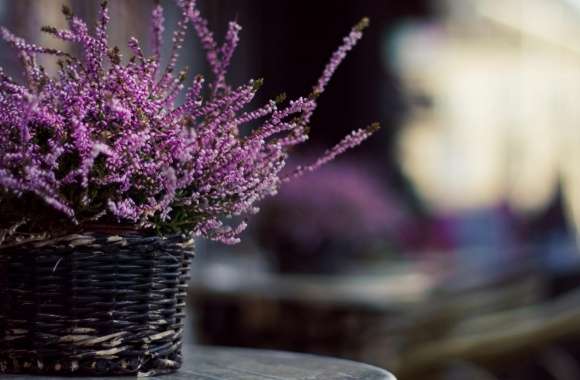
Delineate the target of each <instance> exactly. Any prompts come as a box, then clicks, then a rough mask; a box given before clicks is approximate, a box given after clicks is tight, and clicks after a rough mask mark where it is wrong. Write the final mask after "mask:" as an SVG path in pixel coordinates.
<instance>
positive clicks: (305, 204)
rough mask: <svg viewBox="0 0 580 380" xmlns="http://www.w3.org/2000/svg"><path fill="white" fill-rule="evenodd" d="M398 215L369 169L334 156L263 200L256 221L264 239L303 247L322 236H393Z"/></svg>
mask: <svg viewBox="0 0 580 380" xmlns="http://www.w3.org/2000/svg"><path fill="white" fill-rule="evenodd" d="M304 189H308V191H304ZM404 220H405V213H404V210H403V209H401V208H400V207H399V206H398V202H397V201H396V199H395V198H394V197H393V195H392V194H390V193H389V192H388V191H386V190H385V186H384V185H383V184H382V183H381V182H380V181H378V180H377V179H376V176H375V175H373V173H372V172H370V171H367V170H364V169H361V165H360V163H359V162H340V163H338V162H335V163H331V164H329V165H327V166H325V167H324V168H322V169H321V170H319V171H318V172H317V173H316V176H314V175H313V176H304V177H302V178H298V179H297V180H295V181H293V182H292V183H289V184H288V185H286V186H284V187H283V188H282V189H281V190H280V192H279V194H278V195H277V196H276V198H274V199H272V200H269V201H267V202H265V204H264V207H263V213H262V214H261V215H260V217H259V218H258V220H257V224H258V227H259V228H258V230H259V232H260V233H259V235H260V239H261V240H263V241H264V240H266V243H267V244H268V245H275V244H276V243H280V242H279V241H278V240H280V241H284V242H288V241H291V242H292V245H293V246H295V247H296V248H297V249H299V250H300V251H301V252H300V253H303V252H312V250H315V249H317V248H318V247H320V246H321V245H322V244H323V243H325V242H327V241H340V242H346V241H357V242H358V241H364V242H365V243H367V242H372V241H374V240H379V239H383V238H385V237H387V236H393V235H394V234H395V233H396V231H397V230H398V228H399V227H400V226H401V225H402V223H403V222H404ZM268 240H276V241H275V242H270V241H268ZM285 248H286V249H287V247H285ZM283 253H284V254H289V255H290V254H292V255H295V254H296V253H295V252H283Z"/></svg>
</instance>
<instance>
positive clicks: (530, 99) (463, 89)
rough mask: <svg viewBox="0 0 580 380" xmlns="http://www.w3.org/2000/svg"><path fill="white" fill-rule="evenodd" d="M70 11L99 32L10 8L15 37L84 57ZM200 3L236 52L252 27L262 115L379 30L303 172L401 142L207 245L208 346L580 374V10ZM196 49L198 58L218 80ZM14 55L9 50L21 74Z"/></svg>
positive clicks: (326, 110) (143, 18)
mask: <svg viewBox="0 0 580 380" xmlns="http://www.w3.org/2000/svg"><path fill="white" fill-rule="evenodd" d="M63 3H66V4H68V5H70V6H71V7H72V8H73V9H74V11H75V12H76V13H77V14H78V15H80V16H82V17H85V18H88V19H93V20H94V18H95V15H96V12H97V8H98V1H96V0H93V1H86V0H19V1H17V2H16V1H8V0H0V23H1V24H3V25H6V26H8V27H9V28H11V29H12V30H13V31H14V32H15V33H17V34H19V35H21V36H24V37H27V38H29V39H31V40H34V41H37V42H41V43H44V44H48V45H50V46H55V47H59V48H60V49H63V50H70V51H74V47H73V46H67V45H62V44H61V45H59V44H58V43H57V42H56V41H54V40H52V39H51V38H50V37H49V36H47V35H43V34H41V33H40V27H41V26H43V25H47V24H50V25H55V26H59V27H64V20H63V17H62V16H61V14H60V6H61V5H62V4H63ZM111 3H112V4H111V13H112V16H113V21H112V28H111V30H110V39H111V41H114V42H113V43H114V44H118V45H119V46H120V47H123V46H126V42H127V40H128V37H129V36H130V35H135V36H137V37H141V39H142V40H144V39H146V36H147V34H148V32H149V30H148V28H149V24H148V20H149V14H150V12H151V9H152V2H149V1H145V0H116V1H112V2H111ZM162 3H164V4H165V5H166V6H167V7H166V10H167V18H168V25H167V27H168V28H169V29H171V28H172V27H173V26H174V25H175V23H176V22H177V17H178V11H177V9H176V7H175V5H174V4H173V2H170V1H162ZM200 3H201V8H202V10H203V12H204V14H205V16H206V17H207V18H208V20H209V23H210V26H211V27H212V29H213V30H214V31H215V33H216V35H217V37H218V38H219V39H221V38H222V37H223V34H224V31H225V29H226V26H227V22H228V21H229V20H231V19H235V20H237V21H238V22H239V23H240V24H241V25H242V26H243V31H242V35H241V38H242V42H241V45H240V48H239V50H238V51H237V53H236V55H235V57H234V60H233V64H232V70H231V72H230V76H229V80H230V83H232V84H240V83H243V82H245V81H247V80H248V79H250V78H264V79H265V85H264V87H263V89H262V91H261V94H262V95H261V100H262V101H267V100H268V99H270V98H273V97H275V96H276V95H278V94H279V93H281V92H286V93H287V94H288V96H289V97H290V98H295V97H298V96H301V95H305V94H307V93H308V92H309V91H310V89H311V87H312V85H313V84H314V83H315V81H316V79H317V78H318V75H319V74H320V72H321V71H322V68H323V67H324V64H325V63H326V61H327V59H328V57H329V56H330V54H331V53H332V51H333V50H334V49H335V48H336V47H337V46H338V45H339V43H340V41H341V38H342V37H343V36H344V35H345V34H346V33H347V32H348V30H349V29H350V27H351V26H352V25H353V24H355V23H356V22H357V21H358V20H359V19H360V18H362V17H364V16H369V17H370V18H371V28H369V29H368V31H367V33H366V35H365V37H364V39H363V40H362V41H361V43H360V45H359V46H358V47H357V48H356V49H355V50H354V51H353V52H352V53H351V54H350V56H349V57H348V58H347V60H346V61H345V62H344V64H343V65H342V66H341V67H340V69H339V70H338V72H337V74H336V76H335V78H334V79H333V81H332V82H331V84H330V86H329V87H328V90H327V92H326V93H325V94H324V95H323V96H322V97H321V99H320V106H319V110H318V111H317V113H316V114H315V117H314V119H313V122H312V139H311V141H310V142H309V143H308V144H306V146H304V147H303V148H302V149H300V150H299V151H296V152H295V153H296V154H295V156H294V157H295V158H294V161H293V162H292V165H296V164H300V163H301V162H307V161H309V160H312V158H313V157H314V156H315V155H316V154H320V153H321V152H322V151H323V150H324V149H325V148H327V147H330V146H332V145H333V144H334V143H336V142H337V141H338V140H339V139H340V138H341V137H342V136H343V135H345V134H346V133H348V132H349V131H350V130H352V129H355V128H360V127H364V126H366V125H368V124H370V123H371V122H373V121H379V122H381V124H382V125H383V128H382V130H381V131H380V132H379V133H377V134H376V135H375V136H374V137H373V138H372V139H371V140H370V141H368V142H367V143H365V144H364V145H363V146H361V147H359V148H357V149H355V150H353V151H350V152H348V153H347V154H345V155H344V156H342V157H340V158H339V159H338V160H336V161H335V162H334V163H332V164H330V165H328V166H326V167H324V168H323V169H322V170H320V171H319V172H317V173H315V174H312V175H308V176H305V177H304V178H302V179H301V180H299V181H297V182H295V183H293V184H290V185H288V186H286V187H284V188H283V189H282V190H281V192H280V194H279V195H278V197H276V198H275V199H272V200H268V201H266V202H264V203H263V204H261V205H260V206H261V209H262V212H261V213H260V214H259V215H258V216H257V217H255V218H254V219H253V220H252V223H251V227H250V229H249V230H248V232H246V233H245V235H244V236H243V238H244V242H243V243H242V244H240V245H238V246H235V247H226V246H222V245H217V244H210V243H207V242H201V241H200V242H199V244H198V251H199V254H198V257H197V258H196V260H195V266H194V276H193V279H192V283H191V287H190V301H191V302H190V305H191V310H190V312H191V313H190V314H191V315H190V317H191V323H189V328H190V331H189V338H190V340H191V341H192V342H196V343H202V344H215V345H227V346H245V347H254V348H270V349H281V350H288V351H300V352H310V353H318V354H325V355H331V356H339V357H344V358H349V359H354V360H359V361H364V362H368V363H371V364H376V365H379V366H383V367H386V368H389V369H390V370H392V371H393V372H394V373H395V374H397V375H398V377H399V379H401V380H406V379H476V380H477V379H516V380H517V379H531V380H534V379H556V380H567V379H580V289H579V288H578V286H579V285H580V265H579V263H580V261H579V257H580V256H579V255H578V228H579V227H580V105H578V104H577V103H576V102H578V101H579V99H580V38H579V37H580V1H579V0H405V1H381V0H356V1H355V0H336V1H333V2H323V1H305V0H276V1H266V0H251V1H250V0H239V1H232V0H229V1H228V0H200ZM169 38H170V35H169V33H167V35H166V39H169ZM187 41H188V43H187V44H186V49H185V52H184V54H183V56H182V58H181V60H182V64H183V65H187V66H189V67H190V68H191V69H192V70H191V71H192V72H194V73H196V72H202V73H205V72H207V67H206V66H205V62H204V57H203V53H202V52H201V50H200V49H199V45H198V41H197V40H196V39H195V37H194V36H193V35H191V38H190V39H189V40H187ZM17 62H18V61H17V57H16V56H15V54H14V53H13V52H12V51H11V50H9V49H8V48H7V47H6V45H2V48H1V49H0V64H1V65H2V66H3V67H5V68H6V69H7V71H8V72H10V73H11V74H13V75H14V76H16V77H18V76H19V75H20V73H19V65H18V63H17ZM44 63H45V65H46V66H47V67H48V69H49V70H50V69H52V70H54V67H55V64H56V63H55V62H51V61H46V62H44ZM258 104H260V103H259V102H257V103H256V105H258Z"/></svg>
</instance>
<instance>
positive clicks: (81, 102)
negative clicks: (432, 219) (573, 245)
mask: <svg viewBox="0 0 580 380" xmlns="http://www.w3.org/2000/svg"><path fill="white" fill-rule="evenodd" d="M177 3H178V4H179V6H180V7H181V9H182V15H181V20H180V21H179V22H178V25H177V28H176V30H175V31H174V32H173V37H172V43H173V46H172V49H171V56H170V57H169V60H168V64H167V65H166V66H165V67H161V63H160V62H161V56H160V52H161V50H162V49H161V45H162V36H163V32H164V16H163V9H162V8H161V7H160V6H156V7H155V9H154V11H153V15H152V22H151V25H152V28H151V29H152V44H151V50H152V56H147V55H146V54H145V53H144V50H143V48H142V47H141V46H140V43H139V41H138V40H137V39H136V38H131V39H130V40H129V49H130V51H131V52H132V54H133V56H131V57H129V59H128V60H127V61H125V60H124V59H123V57H122V56H121V55H120V52H119V49H118V48H117V47H110V46H108V42H107V27H108V23H109V13H108V8H107V2H106V1H103V2H102V6H101V11H100V15H99V18H98V22H97V27H96V29H95V32H94V33H91V32H90V31H89V27H88V26H87V24H86V23H85V22H84V21H82V20H80V19H79V18H77V17H76V16H74V15H73V13H72V12H71V11H70V10H69V9H68V8H64V12H63V13H64V14H65V16H66V18H67V20H68V23H69V27H68V29H65V30H59V29H56V28H53V27H44V28H43V31H44V32H46V33H49V34H51V35H53V36H54V37H56V38H58V39H61V40H65V41H69V42H73V43H76V44H78V45H79V46H80V48H81V51H82V54H81V56H80V57H74V56H71V55H69V54H68V53H66V52H62V51H58V50H54V49H47V48H44V47H41V46H37V45H34V44H31V43H27V42H25V41H24V40H22V39H21V38H18V37H16V36H14V35H13V34H11V33H10V32H9V31H7V30H5V29H2V30H1V34H2V37H3V38H4V40H5V41H6V42H8V44H10V45H12V47H14V48H15V49H16V50H17V51H18V53H19V55H20V57H21V59H22V62H23V67H24V70H25V77H26V83H25V84H24V85H21V84H18V83H15V82H14V81H13V80H12V79H11V78H9V77H8V76H7V75H5V74H4V73H3V72H2V71H0V146H1V147H2V149H1V150H0V197H1V198H0V206H2V207H1V210H6V209H9V208H10V207H9V205H10V204H11V200H12V199H14V197H16V198H18V199H22V198H23V197H24V198H26V197H30V198H31V199H32V198H34V199H36V200H38V199H41V200H43V201H44V205H46V206H49V207H50V209H51V210H56V211H58V212H59V213H60V214H61V215H64V216H66V217H67V218H68V220H69V221H71V222H73V223H75V224H79V225H82V224H83V223H86V222H95V221H97V220H98V221H100V222H111V221H112V222H113V223H135V224H137V225H139V226H141V227H142V228H147V227H152V226H153V227H157V228H160V229H167V230H171V231H178V232H192V233H193V234H194V235H198V236H204V237H208V238H210V239H215V240H220V241H223V242H226V243H236V242H237V241H238V235H239V234H240V233H241V231H242V230H243V229H244V228H245V222H242V223H240V224H238V225H237V226H228V225H226V224H224V219H227V218H229V217H232V216H239V217H242V219H243V218H245V216H247V215H248V214H252V213H254V212H256V211H257V208H256V207H255V204H256V202H258V201H259V200H261V199H263V198H265V197H267V196H270V195H273V194H275V193H276V192H277V191H278V188H279V187H280V185H281V183H282V182H283V181H284V180H283V179H281V177H280V171H281V170H282V169H283V168H284V166H285V165H286V160H287V158H288V149H289V148H291V147H293V146H294V145H296V144H299V143H301V142H304V141H306V140H307V138H308V136H307V130H308V128H307V124H308V121H309V119H310V116H311V115H312V112H314V110H315V108H316V97H317V96H318V95H319V94H320V93H321V92H322V91H323V90H324V87H325V86H326V83H327V82H328V80H330V77H331V76H332V74H333V73H334V71H335V70H336V68H337V67H338V65H339V64H340V63H341V61H342V60H343V59H344V57H345V55H346V52H347V51H349V50H350V49H351V48H352V47H353V46H354V45H355V44H356V42H357V41H358V40H359V39H360V37H361V35H362V34H361V31H362V29H363V28H364V27H365V26H366V24H367V21H366V20H363V22H361V23H359V24H358V25H357V26H355V27H354V28H353V30H352V31H351V33H350V34H349V35H348V36H347V37H346V38H345V39H344V41H343V45H342V46H341V47H340V48H339V49H338V50H337V52H336V53H334V54H333V55H332V58H331V61H330V63H329V64H328V65H327V66H326V68H325V69H324V72H323V75H322V77H321V78H320V80H319V81H318V83H317V85H316V86H314V89H313V93H312V95H311V96H309V97H305V98H298V99H296V100H293V101H289V102H288V103H287V104H282V102H279V101H270V102H268V103H267V104H266V105H265V106H263V107H261V108H258V109H257V110H255V111H246V112H242V110H243V109H244V108H245V107H246V106H247V105H248V104H249V103H250V102H251V101H252V99H253V98H254V97H255V95H256V92H257V90H258V88H259V87H260V84H261V81H260V80H250V81H249V82H248V83H246V84H242V85H240V86H237V87H232V86H230V85H229V84H228V83H227V82H226V73H227V68H228V66H229V63H230V60H231V58H232V55H233V54H234V51H235V49H236V46H237V45H238V41H239V33H240V30H241V27H240V26H239V25H238V24H236V23H235V22H232V23H230V24H229V28H228V31H227V33H226V37H225V41H224V42H223V44H221V45H220V44H218V43H217V42H216V40H215V38H214V36H213V33H212V32H211V31H210V30H209V28H208V26H207V21H206V20H205V19H204V18H203V17H202V16H201V14H200V12H199V10H198V9H197V8H196V1H195V0H177ZM188 25H192V26H193V29H194V30H195V32H196V33H197V35H198V37H199V38H200V40H201V42H202V46H203V48H204V49H205V51H206V55H207V60H208V62H209V64H210V66H211V69H212V72H213V74H214V76H215V79H214V81H212V82H211V83H209V85H208V88H207V89H205V88H204V80H203V78H201V77H200V76H196V77H195V79H194V81H193V84H192V85H191V87H190V88H189V89H188V90H187V97H186V100H185V102H184V103H183V104H176V101H175V100H176V98H177V97H178V94H179V93H180V92H181V91H182V90H183V89H184V84H185V78H186V73H185V72H177V71H176V63H177V59H178V57H179V52H180V50H181V48H182V45H183V43H184V40H185V35H186V30H187V27H188ZM37 54H49V55H53V56H56V57H57V58H58V59H59V66H60V70H59V71H58V73H57V75H56V76H55V77H49V76H47V75H46V74H45V72H44V69H43V68H42V67H41V66H40V65H38V64H37V61H36V57H35V56H36V55H37ZM258 119H260V120H262V122H261V125H260V126H259V127H257V129H256V130H255V131H254V132H253V133H251V134H250V135H248V136H242V135H241V134H240V133H239V130H240V128H241V127H242V126H243V125H244V124H246V123H249V122H253V121H256V120H258ZM373 131H374V127H372V128H368V129H362V130H358V131H355V132H353V133H351V134H350V135H349V136H347V137H346V138H345V139H344V140H343V141H342V142H340V143H339V144H338V145H337V146H336V147H335V148H332V149H329V150H328V151H327V153H326V154H325V155H324V156H323V157H321V158H320V159H318V160H316V162H315V163H314V164H311V165H305V166H303V167H299V168H298V169H296V170H295V171H291V172H290V173H291V174H290V175H289V176H288V177H286V180H289V179H294V178H297V177H299V176H300V175H302V174H303V173H305V172H309V171H312V170H314V169H316V168H318V167H319V166H321V165H322V164H325V163H326V162H328V161H329V160H331V159H333V158H334V157H335V156H336V155H338V154H341V153H342V152H344V151H345V150H346V149H349V148H351V147H353V146H355V145H358V144H359V143H361V142H362V141H363V140H364V139H366V138H367V137H369V136H370V134H371V133H372V132H373ZM330 188H332V186H330V187H329V189H330ZM363 206H364V205H363ZM12 211H13V213H16V214H18V213H19V212H21V211H19V210H12ZM2 217H4V218H8V217H7V216H6V215H3V216H2ZM35 217H36V215H34V214H33V215H31V218H32V219H34V218H35ZM0 221H1V220H0Z"/></svg>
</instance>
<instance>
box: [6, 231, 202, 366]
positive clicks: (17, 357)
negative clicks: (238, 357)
mask: <svg viewBox="0 0 580 380" xmlns="http://www.w3.org/2000/svg"><path fill="white" fill-rule="evenodd" d="M192 257H193V244H192V242H191V241H185V240H184V239H182V238H181V237H178V236H175V237H168V238H162V237H158V236H141V235H138V234H122V235H114V234H102V233H86V234H80V235H69V236H67V237H65V238H60V239H58V240H52V241H44V242H39V243H35V244H26V245H20V246H18V245H17V246H12V247H7V248H3V249H1V250H0V373H36V374H53V375H54V374H60V375H73V374H74V375H140V376H151V375H158V374H163V373H170V372H174V371H175V370H177V369H178V368H179V367H180V366H181V362H182V356H181V346H182V336H183V325H184V319H185V298H186V290H187V284H188V281H189V267H190V262H191V259H192Z"/></svg>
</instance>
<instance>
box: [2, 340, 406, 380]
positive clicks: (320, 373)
mask: <svg viewBox="0 0 580 380" xmlns="http://www.w3.org/2000/svg"><path fill="white" fill-rule="evenodd" d="M184 355H185V358H184V365H183V368H182V369H181V370H180V371H179V372H177V373H175V374H171V375H165V376H159V377H151V378H150V379H157V378H158V379H162V380H174V379H188V380H396V379H395V378H394V377H393V376H392V375H391V374H390V373H388V372H387V371H385V370H382V369H380V368H377V367H373V366H370V365H367V364H362V363H357V362H353V361H348V360H342V359H333V358H327V357H323V356H314V355H306V354H294V353H287V352H281V351H265V350H251V349H236V348H210V347H192V346H188V347H185V349H184ZM2 379H7V380H8V379H10V380H24V379H26V380H31V379H38V380H56V379H59V380H61V379H67V380H70V379H71V378H70V377H68V378H59V377H36V376H23V375H3V376H2ZM79 379H81V378H79ZM91 379H123V380H127V379H128V378H127V377H120V378H116V377H115V378H113V377H109V378H94V377H84V378H82V380H91Z"/></svg>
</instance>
